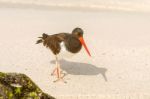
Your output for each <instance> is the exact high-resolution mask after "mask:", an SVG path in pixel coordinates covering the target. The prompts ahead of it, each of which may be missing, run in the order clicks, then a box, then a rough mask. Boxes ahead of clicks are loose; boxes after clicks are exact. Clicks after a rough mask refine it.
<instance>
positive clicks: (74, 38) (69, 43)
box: [36, 28, 91, 81]
mask: <svg viewBox="0 0 150 99" xmlns="http://www.w3.org/2000/svg"><path fill="white" fill-rule="evenodd" d="M39 38H40V39H39V40H38V41H37V42H36V44H39V43H43V45H44V46H46V47H47V48H49V49H50V50H51V51H52V53H53V54H54V55H55V58H56V68H55V69H54V70H53V72H52V75H54V74H55V73H56V75H57V78H58V79H57V80H56V81H58V80H60V79H62V78H63V77H62V76H61V71H60V64H59V62H58V57H59V56H62V57H64V58H65V55H69V54H70V55H73V54H76V53H78V52H79V51H80V50H81V48H82V45H83V46H84V48H85V50H86V52H87V53H88V55H89V56H91V54H90V52H89V50H88V48H87V46H86V44H85V42H84V39H83V30H82V29H81V28H75V29H73V31H72V33H58V34H53V35H48V34H45V33H43V35H42V37H39ZM66 52H67V54H66ZM64 53H65V54H64Z"/></svg>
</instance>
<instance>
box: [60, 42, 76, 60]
mask: <svg viewBox="0 0 150 99" xmlns="http://www.w3.org/2000/svg"><path fill="white" fill-rule="evenodd" d="M60 46H61V50H60V53H59V54H58V58H59V59H67V58H68V59H69V58H71V57H73V56H74V54H73V53H71V52H69V51H67V49H66V47H65V44H64V42H62V43H60Z"/></svg>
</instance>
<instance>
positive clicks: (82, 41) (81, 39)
mask: <svg viewBox="0 0 150 99" xmlns="http://www.w3.org/2000/svg"><path fill="white" fill-rule="evenodd" d="M79 40H80V42H81V44H82V45H83V46H84V48H85V50H86V52H87V53H88V55H89V56H91V54H90V52H89V50H88V48H87V46H86V44H85V42H84V39H83V37H80V38H79Z"/></svg>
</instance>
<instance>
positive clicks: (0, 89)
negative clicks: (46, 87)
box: [0, 72, 55, 99]
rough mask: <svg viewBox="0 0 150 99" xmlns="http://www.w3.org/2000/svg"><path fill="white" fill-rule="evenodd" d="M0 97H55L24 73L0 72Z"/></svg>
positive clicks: (30, 98) (11, 98)
mask: <svg viewBox="0 0 150 99" xmlns="http://www.w3.org/2000/svg"><path fill="white" fill-rule="evenodd" d="M0 99H55V98H54V97H52V96H50V95H48V94H46V93H43V92H42V90H41V89H40V88H39V87H38V86H37V85H36V84H35V83H34V82H33V81H32V80H31V79H30V78H29V77H27V76H26V75H24V74H18V73H2V72H0Z"/></svg>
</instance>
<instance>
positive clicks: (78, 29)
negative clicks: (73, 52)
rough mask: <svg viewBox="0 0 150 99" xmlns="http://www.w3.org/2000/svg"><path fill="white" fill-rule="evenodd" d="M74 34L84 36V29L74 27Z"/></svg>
mask: <svg viewBox="0 0 150 99" xmlns="http://www.w3.org/2000/svg"><path fill="white" fill-rule="evenodd" d="M72 34H73V35H75V36H77V37H82V36H83V30H82V29H81V28H75V29H73V31H72Z"/></svg>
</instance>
